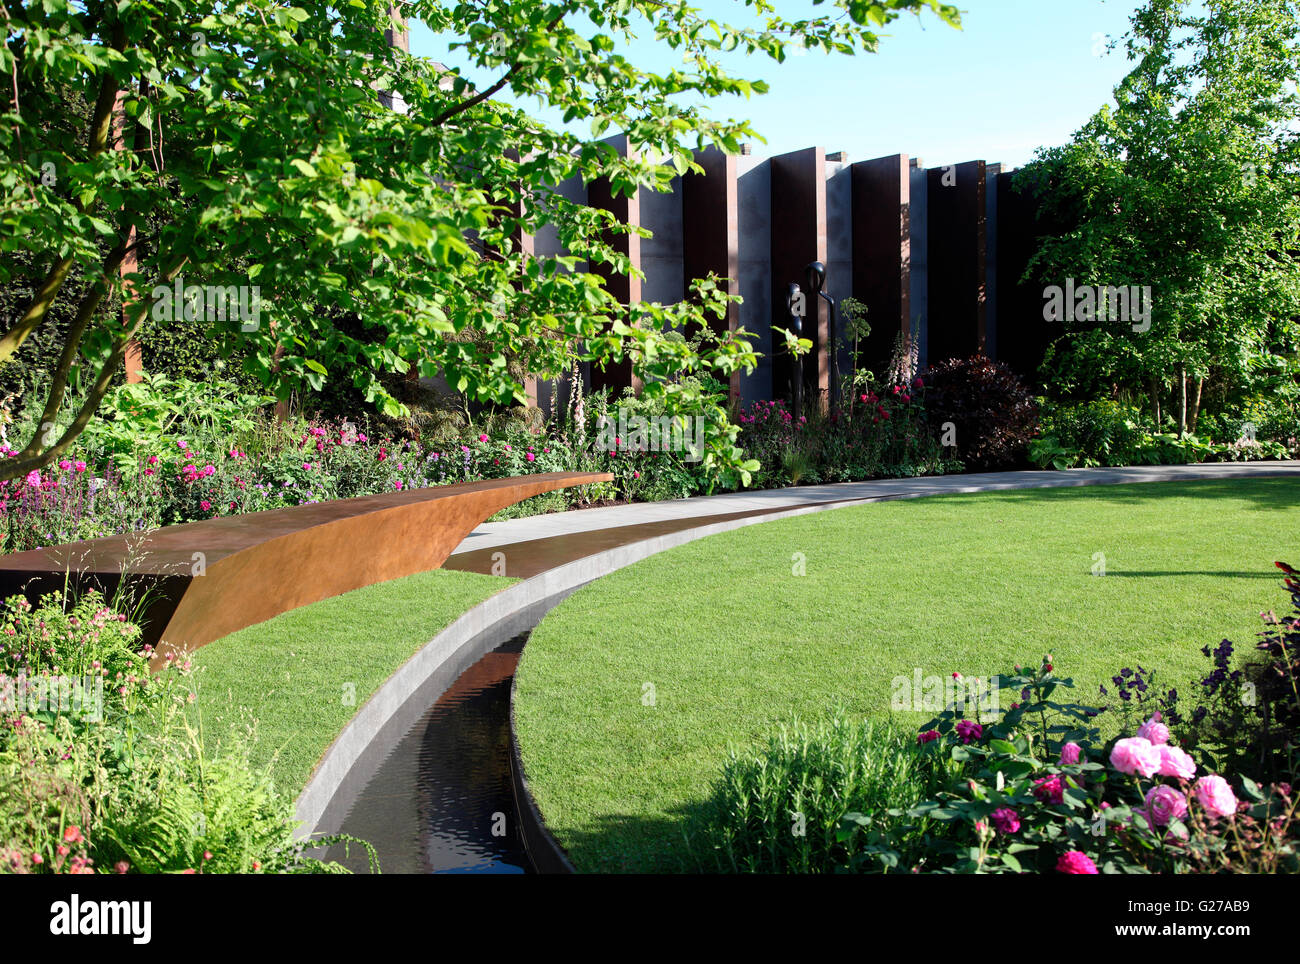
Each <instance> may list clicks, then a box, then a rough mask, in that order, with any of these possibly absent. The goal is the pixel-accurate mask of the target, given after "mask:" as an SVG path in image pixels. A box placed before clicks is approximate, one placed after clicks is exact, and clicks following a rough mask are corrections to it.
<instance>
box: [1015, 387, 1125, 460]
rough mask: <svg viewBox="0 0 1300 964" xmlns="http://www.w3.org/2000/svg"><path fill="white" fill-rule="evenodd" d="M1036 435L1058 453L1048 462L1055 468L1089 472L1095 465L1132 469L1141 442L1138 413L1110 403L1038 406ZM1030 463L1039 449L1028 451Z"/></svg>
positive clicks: (1112, 402) (1044, 404)
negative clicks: (1052, 444) (1047, 442)
mask: <svg viewBox="0 0 1300 964" xmlns="http://www.w3.org/2000/svg"><path fill="white" fill-rule="evenodd" d="M1040 411H1041V418H1040V421H1039V432H1040V433H1041V435H1042V437H1043V438H1044V439H1051V440H1052V441H1053V442H1054V443H1055V444H1056V446H1058V447H1059V449H1060V450H1061V451H1060V452H1059V453H1057V454H1056V455H1055V457H1054V458H1053V459H1052V460H1051V461H1052V463H1053V464H1056V463H1057V461H1058V460H1059V461H1060V462H1063V463H1064V464H1059V465H1057V467H1058V468H1073V467H1080V468H1090V467H1092V466H1098V465H1133V464H1135V463H1136V462H1137V461H1138V460H1139V456H1138V453H1139V449H1140V448H1141V443H1142V440H1143V438H1144V434H1145V433H1144V432H1143V431H1142V429H1141V428H1140V420H1141V413H1140V412H1139V411H1138V410H1137V409H1136V408H1134V407H1133V406H1130V405H1123V404H1121V403H1120V402H1116V401H1113V400H1110V399H1103V400H1101V401H1095V402H1083V403H1082V404H1077V405H1068V404H1067V405H1055V404H1053V403H1051V402H1047V401H1041V402H1040ZM1032 449H1033V451H1032V453H1031V454H1032V456H1033V457H1034V461H1036V462H1038V463H1039V464H1043V465H1045V464H1047V460H1044V459H1042V458H1041V457H1039V456H1038V452H1039V451H1042V446H1033V447H1032Z"/></svg>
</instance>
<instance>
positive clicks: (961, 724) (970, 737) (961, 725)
mask: <svg viewBox="0 0 1300 964" xmlns="http://www.w3.org/2000/svg"><path fill="white" fill-rule="evenodd" d="M983 733H984V727H982V726H980V725H979V724H978V723H976V722H975V721H974V720H958V721H957V735H958V736H959V737H961V741H962V742H963V743H971V742H973V741H975V740H978V739H979V738H980V736H981V735H982V734H983Z"/></svg>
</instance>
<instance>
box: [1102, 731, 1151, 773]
mask: <svg viewBox="0 0 1300 964" xmlns="http://www.w3.org/2000/svg"><path fill="white" fill-rule="evenodd" d="M1110 765H1111V766H1113V767H1114V768H1115V769H1116V770H1118V771H1119V772H1120V773H1128V774H1134V773H1136V774H1140V775H1141V776H1144V777H1152V776H1155V775H1156V773H1158V772H1159V771H1160V751H1159V750H1157V749H1156V748H1155V747H1154V746H1153V745H1152V743H1151V741H1150V740H1148V739H1146V738H1145V737H1141V736H1130V737H1128V738H1127V739H1124V740H1120V741H1119V742H1118V743H1116V744H1115V749H1113V750H1111V751H1110Z"/></svg>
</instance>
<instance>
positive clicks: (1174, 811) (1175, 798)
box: [1147, 784, 1187, 827]
mask: <svg viewBox="0 0 1300 964" xmlns="http://www.w3.org/2000/svg"><path fill="white" fill-rule="evenodd" d="M1185 813H1187V798H1186V797H1185V796H1183V795H1182V794H1181V793H1179V792H1178V791H1177V790H1175V789H1174V788H1173V787H1170V786H1165V785H1164V784H1161V785H1160V786H1158V787H1152V788H1151V789H1150V790H1148V791H1147V816H1148V818H1149V819H1150V821H1151V823H1153V824H1154V825H1155V826H1157V827H1163V826H1165V825H1166V824H1168V823H1169V821H1170V820H1177V819H1178V818H1179V817H1181V816H1183V814H1185Z"/></svg>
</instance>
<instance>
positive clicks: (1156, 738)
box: [1137, 710, 1169, 746]
mask: <svg viewBox="0 0 1300 964" xmlns="http://www.w3.org/2000/svg"><path fill="white" fill-rule="evenodd" d="M1137 735H1138V736H1140V737H1142V738H1143V739H1144V740H1150V741H1151V742H1152V743H1154V744H1155V745H1156V746H1160V745H1161V744H1163V743H1168V742H1169V727H1167V726H1165V725H1164V724H1163V723H1161V722H1160V711H1159V710H1157V711H1156V712H1155V713H1154V714H1152V716H1151V719H1149V720H1147V721H1146V722H1145V723H1143V724H1142V725H1141V726H1139V727H1138V732H1137Z"/></svg>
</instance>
